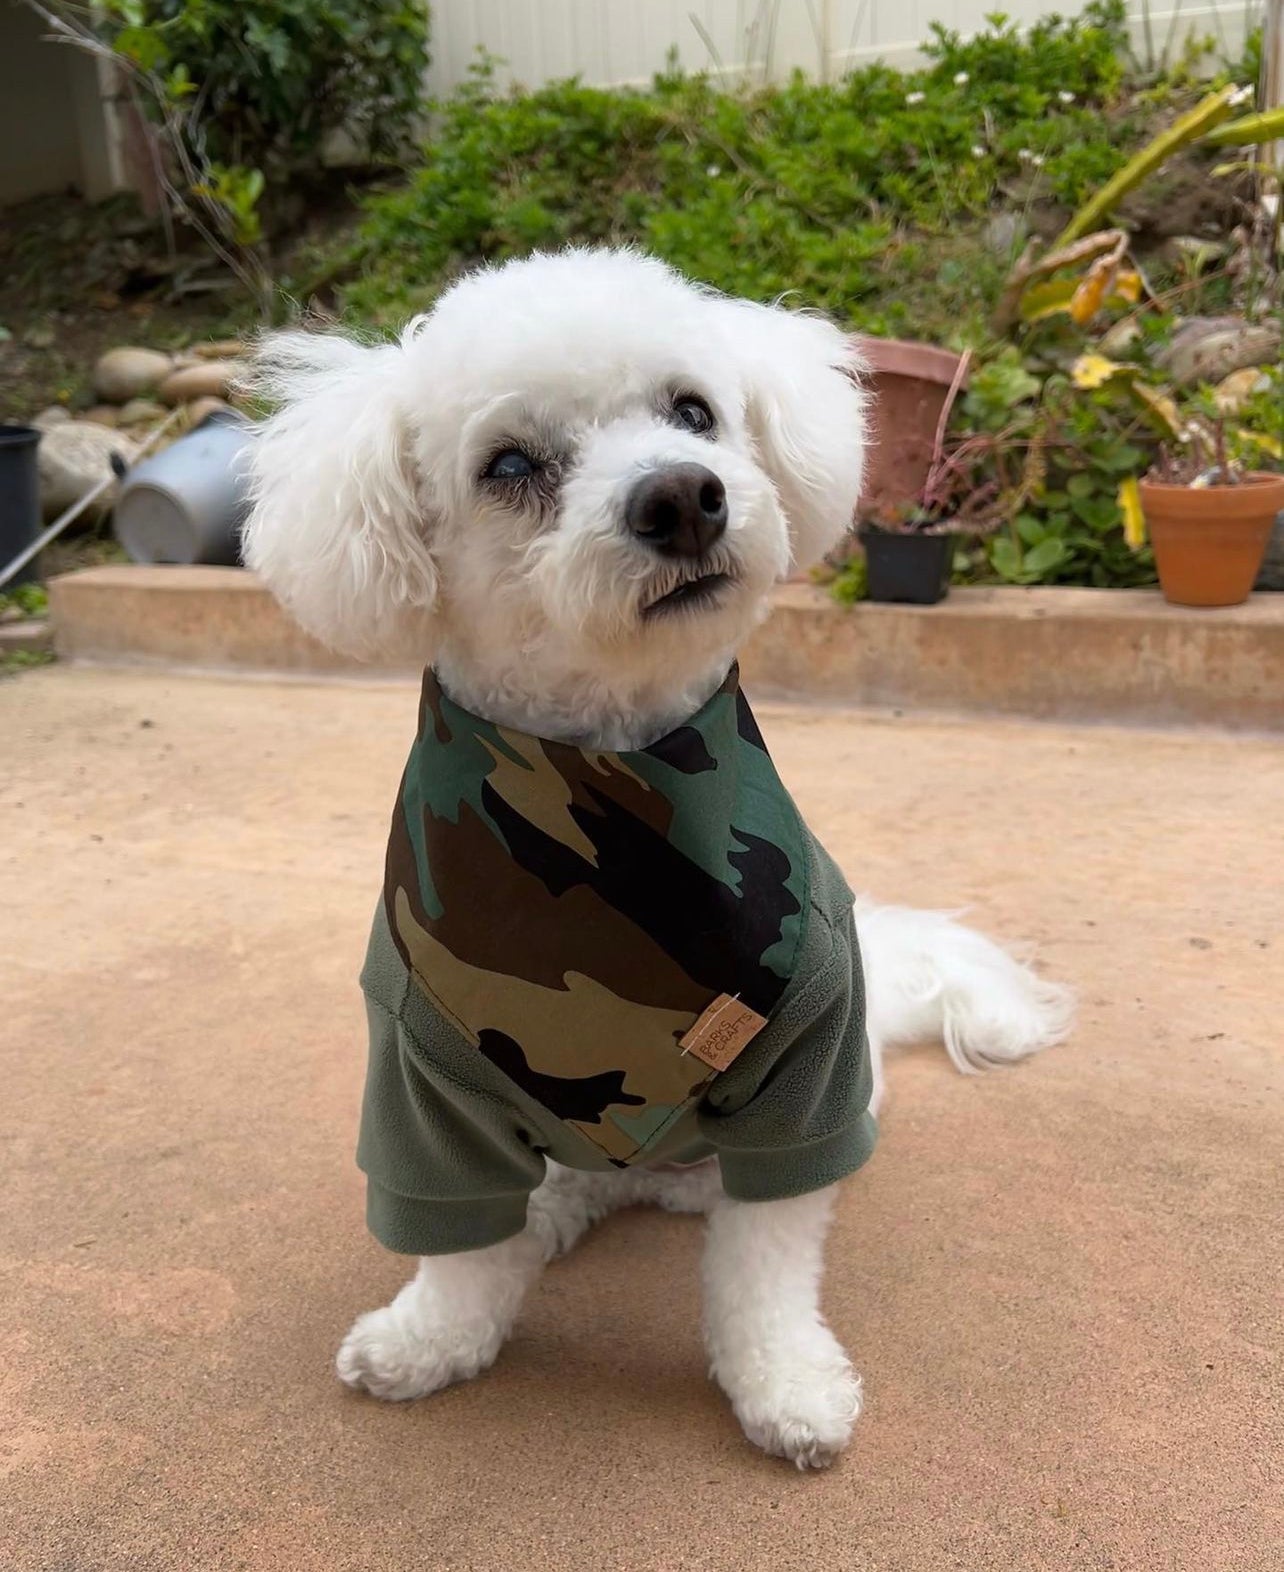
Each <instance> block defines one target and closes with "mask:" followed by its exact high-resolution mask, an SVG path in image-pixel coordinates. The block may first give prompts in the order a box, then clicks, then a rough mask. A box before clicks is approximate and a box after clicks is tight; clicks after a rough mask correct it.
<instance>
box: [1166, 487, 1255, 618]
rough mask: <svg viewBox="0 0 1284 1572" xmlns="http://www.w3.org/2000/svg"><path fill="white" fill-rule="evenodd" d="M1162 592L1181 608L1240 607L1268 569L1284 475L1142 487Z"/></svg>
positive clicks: (1167, 598)
mask: <svg viewBox="0 0 1284 1572" xmlns="http://www.w3.org/2000/svg"><path fill="white" fill-rule="evenodd" d="M1141 506H1142V511H1143V512H1144V513H1145V515H1146V529H1147V531H1148V533H1149V535H1150V543H1151V545H1152V546H1153V547H1154V549H1155V566H1156V567H1157V568H1158V569H1159V587H1160V589H1162V590H1163V592H1164V598H1165V600H1170V601H1172V602H1173V604H1174V605H1176V606H1238V605H1239V603H1240V602H1241V601H1244V600H1247V599H1248V596H1249V592H1250V591H1251V590H1252V588H1253V580H1254V579H1255V578H1256V577H1257V570H1258V568H1260V567H1261V565H1262V558H1263V556H1264V555H1265V553H1266V543H1267V541H1268V540H1269V539H1270V534H1271V526H1272V525H1273V524H1274V522H1275V515H1276V514H1277V513H1278V512H1279V511H1280V509H1281V508H1284V475H1268V474H1265V473H1263V472H1260V471H1258V472H1255V473H1253V474H1249V475H1246V476H1245V477H1244V479H1243V481H1242V482H1241V483H1240V484H1239V485H1238V486H1199V487H1195V486H1171V485H1166V484H1164V483H1163V482H1162V481H1155V480H1143V481H1142V482H1141Z"/></svg>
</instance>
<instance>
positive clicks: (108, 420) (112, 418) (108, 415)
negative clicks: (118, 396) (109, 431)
mask: <svg viewBox="0 0 1284 1572" xmlns="http://www.w3.org/2000/svg"><path fill="white" fill-rule="evenodd" d="M84 418H85V419H86V420H92V421H93V423H94V425H96V426H118V425H120V411H119V410H118V409H117V408H116V406H115V405H114V404H94V405H92V406H91V407H90V408H89V409H87V410H86V411H85V415H84Z"/></svg>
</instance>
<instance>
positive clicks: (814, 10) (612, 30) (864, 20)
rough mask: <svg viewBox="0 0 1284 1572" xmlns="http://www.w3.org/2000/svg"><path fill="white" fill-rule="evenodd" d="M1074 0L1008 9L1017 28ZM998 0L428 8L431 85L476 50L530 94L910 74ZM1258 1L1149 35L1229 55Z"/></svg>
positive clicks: (1169, 3) (1136, 0)
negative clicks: (926, 44)
mask: <svg viewBox="0 0 1284 1572" xmlns="http://www.w3.org/2000/svg"><path fill="white" fill-rule="evenodd" d="M1077 7H1078V0H1062V3H1061V4H1060V5H1059V6H1058V5H1049V4H1044V3H1043V0H1006V4H1004V5H1003V6H1002V9H1004V10H1006V11H1007V12H1008V13H1009V15H1011V16H1012V18H1013V19H1014V20H1015V21H1017V22H1018V23H1020V24H1021V25H1022V26H1024V27H1028V26H1030V25H1031V24H1032V23H1033V22H1036V21H1038V19H1039V18H1040V17H1041V16H1044V15H1046V14H1047V13H1048V12H1050V11H1052V10H1058V9H1059V10H1061V11H1062V13H1063V14H1065V13H1073V12H1074V11H1075V10H1076V9H1077ZM996 8H997V6H996V3H995V0H436V4H435V5H434V6H433V8H432V28H433V38H432V56H433V59H432V66H431V68H430V71H429V87H430V90H431V91H432V92H433V93H434V94H441V93H446V92H448V91H449V90H450V89H451V88H452V87H454V86H455V85H456V84H457V83H458V82H460V81H462V80H463V78H464V77H465V76H466V75H467V72H468V68H469V65H470V64H471V63H472V62H473V61H474V60H475V59H476V58H477V51H478V49H479V48H480V49H484V50H486V51H487V53H489V54H491V55H495V56H497V57H499V58H500V59H501V60H502V61H503V62H504V64H503V67H502V70H501V76H502V77H503V78H504V79H505V80H508V81H514V82H520V83H523V84H524V85H526V86H528V87H534V86H538V85H539V84H540V83H542V82H548V81H555V80H557V79H559V78H562V77H569V76H579V77H582V78H583V79H584V80H585V81H586V82H593V83H598V84H601V85H604V86H606V85H615V84H620V83H629V82H646V81H649V80H650V78H651V77H652V76H653V75H654V74H655V73H656V72H657V71H659V70H661V69H663V67H664V64H665V61H666V58H667V57H668V55H669V53H670V51H673V50H676V51H677V55H678V59H679V60H680V62H681V64H682V65H683V66H684V67H685V68H686V69H687V70H693V71H695V70H710V71H714V72H717V73H719V74H725V75H726V76H728V77H730V78H732V79H733V80H740V79H744V78H748V79H751V80H762V79H764V78H766V77H775V78H779V77H781V76H784V75H787V74H788V73H789V72H790V71H791V70H794V69H795V68H801V69H802V70H804V71H806V72H807V73H808V74H809V75H812V76H821V77H823V76H826V75H830V76H832V75H837V74H839V73H841V72H843V71H845V70H850V69H851V68H852V67H854V66H859V65H863V64H866V63H867V62H869V61H871V60H879V59H881V60H886V61H887V62H888V63H889V64H892V65H901V66H904V65H911V64H913V63H914V61H915V60H916V59H917V58H918V45H919V44H920V43H921V42H922V40H923V39H924V38H926V37H927V34H928V29H929V25H930V24H931V23H932V22H941V23H943V24H944V25H945V26H946V27H950V28H953V29H955V30H956V31H957V32H960V33H963V34H965V35H966V34H970V33H975V32H977V31H978V30H979V29H980V28H981V27H982V26H983V25H984V18H985V15H986V13H987V12H988V11H992V10H994V9H996ZM1146 10H1147V7H1146V5H1145V3H1144V0H1131V18H1132V22H1131V25H1132V32H1133V37H1134V39H1135V40H1136V42H1137V44H1138V47H1139V48H1140V47H1142V46H1143V44H1144V41H1145V28H1144V26H1143V21H1142V18H1143V16H1144V15H1145V12H1146ZM1261 11H1262V0H1196V3H1192V4H1186V3H1184V0H1158V3H1157V5H1156V6H1155V7H1152V8H1150V30H1149V31H1150V37H1151V38H1152V39H1153V41H1154V47H1155V49H1156V50H1159V49H1160V48H1161V47H1162V46H1163V45H1164V44H1165V43H1167V44H1168V46H1169V47H1170V49H1174V50H1179V49H1180V47H1181V43H1182V40H1183V39H1184V38H1185V37H1186V36H1187V35H1188V34H1189V33H1190V32H1192V31H1193V32H1194V33H1195V34H1196V36H1211V37H1213V38H1215V39H1217V40H1218V42H1219V44H1220V46H1221V47H1222V49H1223V50H1224V51H1225V52H1226V53H1234V52H1236V51H1237V50H1238V49H1239V47H1240V45H1241V44H1242V42H1243V39H1244V35H1245V33H1246V31H1247V29H1248V28H1249V26H1251V25H1252V23H1253V22H1254V21H1256V20H1258V19H1259V18H1260V16H1261Z"/></svg>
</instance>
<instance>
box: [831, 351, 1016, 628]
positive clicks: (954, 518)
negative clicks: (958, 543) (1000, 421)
mask: <svg viewBox="0 0 1284 1572" xmlns="http://www.w3.org/2000/svg"><path fill="white" fill-rule="evenodd" d="M971 358H972V357H971V351H970V350H969V351H967V352H966V353H965V354H963V355H962V356H960V357H959V358H958V359H957V361H956V363H955V367H954V375H953V377H952V379H951V382H950V385H949V387H948V388H947V389H946V393H945V397H944V398H943V400H942V402H941V404H940V407H939V409H938V410H937V415H936V427H935V430H934V432H933V438H932V447H931V449H930V451H929V453H928V455H927V467H926V471H925V473H924V476H923V479H922V480H921V481H920V483H919V484H918V485H917V486H916V487H915V488H914V490H913V491H912V492H910V493H908V499H909V500H908V501H907V500H906V494H902V496H901V498H900V499H898V501H897V502H896V503H893V504H891V505H886V504H885V505H884V506H883V507H882V508H880V509H871V508H869V507H868V505H866V507H865V508H863V509H862V511H864V512H865V513H866V517H865V518H864V520H863V521H862V523H861V525H860V527H859V530H858V534H859V536H860V541H861V545H862V546H863V547H864V550H865V562H866V572H867V585H868V595H869V599H870V600H878V601H903V602H909V603H910V604H913V605H918V606H932V605H935V604H936V602H937V601H940V600H943V599H944V598H945V596H946V595H947V594H948V593H949V587H950V570H951V568H952V566H953V560H954V537H955V535H956V534H960V533H968V534H975V533H979V532H981V530H983V529H984V528H986V527H987V526H986V525H982V524H980V523H979V522H978V520H979V518H980V516H981V514H982V512H983V510H984V508H985V507H986V505H987V504H988V503H991V502H992V501H993V500H994V497H995V494H996V488H995V486H994V484H993V483H987V484H985V485H978V484H977V483H976V479H975V466H976V460H977V459H978V458H979V457H980V453H981V450H982V448H983V447H985V446H986V445H987V443H988V442H989V441H990V440H991V439H989V438H986V437H972V438H968V439H966V440H965V441H963V442H961V443H958V444H956V445H955V446H953V447H952V448H949V449H947V448H946V445H945V428H946V425H947V424H948V422H949V418H950V411H951V410H952V409H953V407H954V400H955V399H956V398H957V397H958V392H959V389H960V388H961V387H962V385H963V381H964V378H965V377H966V376H967V370H968V365H969V362H970V361H971ZM867 495H868V494H867Z"/></svg>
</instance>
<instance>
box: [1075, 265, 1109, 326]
mask: <svg viewBox="0 0 1284 1572" xmlns="http://www.w3.org/2000/svg"><path fill="white" fill-rule="evenodd" d="M1118 268H1119V264H1118V262H1117V261H1116V260H1115V259H1113V258H1111V257H1100V258H1098V260H1097V261H1096V262H1094V263H1093V264H1092V266H1091V267H1090V268H1089V269H1088V275H1087V277H1086V278H1085V279H1084V281H1083V283H1082V284H1080V285H1079V287H1078V289H1076V290H1075V292H1074V298H1073V299H1072V300H1071V302H1070V315H1071V317H1072V318H1073V319H1074V321H1075V322H1077V323H1078V325H1079V326H1080V327H1085V326H1086V325H1087V324H1088V323H1089V322H1091V321H1092V319H1093V317H1095V316H1096V314H1097V312H1098V311H1100V310H1101V308H1102V306H1103V305H1105V303H1106V296H1107V295H1108V294H1109V293H1110V287H1111V285H1112V284H1113V283H1114V280H1115V274H1116V272H1117V271H1118Z"/></svg>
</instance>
